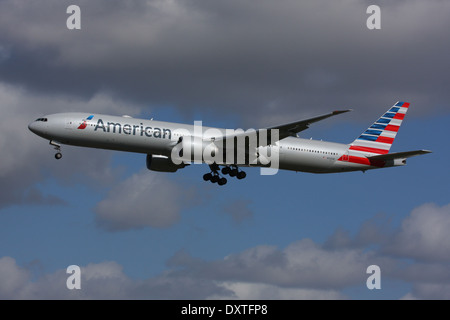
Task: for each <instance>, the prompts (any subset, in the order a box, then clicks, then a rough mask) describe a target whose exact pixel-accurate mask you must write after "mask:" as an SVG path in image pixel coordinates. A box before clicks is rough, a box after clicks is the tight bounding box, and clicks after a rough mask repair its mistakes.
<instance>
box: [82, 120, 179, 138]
mask: <svg viewBox="0 0 450 320" xmlns="http://www.w3.org/2000/svg"><path fill="white" fill-rule="evenodd" d="M92 117H93V116H90V117H88V118H87V120H90V119H92ZM89 118H90V119H89ZM85 122H86V121H84V122H83V123H82V124H81V125H80V127H81V126H83V124H84V123H85ZM80 127H78V129H84V128H80ZM85 127H86V126H85ZM98 130H101V131H103V132H105V133H106V132H108V133H109V132H112V133H118V134H126V135H132V136H136V135H138V136H141V137H143V136H144V135H145V136H147V137H153V138H162V139H171V138H172V131H171V130H170V129H166V128H156V127H149V126H144V124H143V123H142V122H141V123H140V124H138V125H137V124H122V123H120V122H106V124H105V123H104V122H103V120H102V119H98V121H97V124H96V125H95V128H94V131H98Z"/></svg>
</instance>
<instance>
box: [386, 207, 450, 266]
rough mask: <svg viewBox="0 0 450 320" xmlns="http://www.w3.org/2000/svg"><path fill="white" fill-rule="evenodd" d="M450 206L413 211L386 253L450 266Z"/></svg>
mask: <svg viewBox="0 0 450 320" xmlns="http://www.w3.org/2000/svg"><path fill="white" fill-rule="evenodd" d="M449 230H450V204H448V205H445V206H442V207H439V206H437V205H436V204H433V203H427V204H424V205H422V206H420V207H418V208H416V209H414V210H413V211H412V212H411V214H410V216H409V217H408V218H406V219H405V220H403V222H402V225H401V227H400V230H399V231H398V233H397V234H395V236H394V237H393V238H392V240H391V243H389V244H387V245H386V246H385V250H386V252H389V253H393V254H397V255H400V256H404V257H410V258H414V259H418V260H425V261H441V262H450V233H449V232H448V231H449Z"/></svg>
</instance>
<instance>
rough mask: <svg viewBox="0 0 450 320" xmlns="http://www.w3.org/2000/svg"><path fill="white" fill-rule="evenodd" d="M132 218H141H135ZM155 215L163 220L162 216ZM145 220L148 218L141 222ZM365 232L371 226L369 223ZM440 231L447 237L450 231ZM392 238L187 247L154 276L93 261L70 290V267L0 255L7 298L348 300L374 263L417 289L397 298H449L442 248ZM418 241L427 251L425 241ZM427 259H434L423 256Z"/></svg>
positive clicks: (0, 293)
mask: <svg viewBox="0 0 450 320" xmlns="http://www.w3.org/2000/svg"><path fill="white" fill-rule="evenodd" d="M135 179H141V177H139V176H138V174H137V175H136V178H132V179H130V180H129V181H128V182H125V183H124V185H123V186H125V184H128V183H130V184H129V185H131V182H136V181H137V180H135ZM139 181H140V180H139ZM139 196H140V195H139V194H138V195H137V197H139ZM139 201H140V200H137V202H139ZM119 202H120V201H119ZM447 207H448V205H447V206H443V207H437V206H435V205H429V204H425V205H423V206H420V207H418V208H417V209H415V210H413V211H412V212H411V215H410V216H408V217H406V218H405V219H404V221H403V224H402V228H400V229H399V230H398V233H395V236H394V238H395V237H397V236H398V237H400V238H401V237H402V236H403V234H404V232H405V230H408V228H406V229H405V228H404V227H403V226H409V225H410V222H411V221H414V222H415V221H416V220H415V219H417V216H418V215H419V216H420V215H421V214H422V213H423V212H428V213H429V212H430V208H431V210H432V211H434V212H435V213H437V214H438V215H445V214H446V213H447V211H446V210H447ZM150 216H151V215H150ZM129 218H130V219H131V220H136V218H135V217H133V216H132V215H131V216H130V217H129ZM152 219H155V220H156V221H159V220H158V219H160V218H152ZM152 219H150V220H152ZM432 220H433V221H439V220H434V219H433V218H432ZM121 223H123V222H120V223H119V225H120V224H121ZM139 223H142V221H140V220H139ZM148 223H150V224H152V223H153V221H151V222H148ZM142 225H144V224H142ZM413 225H414V223H413ZM121 227H123V226H121ZM361 230H367V228H366V227H365V226H362V227H361ZM421 232H422V234H423V232H428V233H430V235H433V229H430V228H429V226H427V225H424V226H423V229H422V230H421ZM406 233H407V232H406ZM440 236H441V237H443V238H445V235H442V234H441V235H440ZM372 239H376V238H372ZM425 239H427V237H425ZM441 239H442V238H441ZM389 243H390V242H389V241H388V243H386V244H381V245H380V244H376V243H375V244H376V245H374V243H370V242H367V243H366V244H365V245H364V246H362V245H361V246H359V247H358V246H355V243H350V244H349V246H348V247H346V246H344V245H342V243H341V246H340V247H339V248H331V247H329V246H328V245H325V244H319V243H316V242H314V241H312V240H310V239H300V240H298V241H295V242H293V243H291V244H289V245H288V246H286V247H284V248H278V247H275V246H269V245H259V246H255V247H252V248H248V249H246V250H243V251H241V252H238V253H233V254H230V255H228V256H225V257H223V258H221V259H216V260H212V261H207V260H204V259H201V258H197V257H193V256H192V255H190V254H189V253H188V252H187V251H186V250H181V251H179V252H177V253H175V254H174V255H173V257H172V258H170V259H169V260H168V261H167V268H166V270H164V271H163V272H161V273H160V274H158V275H155V276H153V277H150V278H147V279H132V278H131V277H129V276H127V275H126V273H125V272H124V270H123V267H122V266H121V265H120V264H118V263H117V262H114V261H106V262H101V263H91V264H87V265H86V266H81V281H82V283H81V287H82V289H81V290H68V289H67V288H66V280H67V277H68V276H69V275H68V274H66V272H65V270H57V271H55V272H53V273H50V274H40V276H39V277H38V278H37V279H36V280H32V277H31V271H30V270H28V269H27V268H23V267H20V266H18V265H17V263H16V261H15V260H14V259H13V258H11V257H3V258H0V283H2V286H1V287H0V298H3V299H16V298H17V299H55V298H56V299H347V298H348V296H347V295H346V294H345V293H344V292H345V290H347V289H352V288H359V287H361V288H365V285H366V280H367V277H368V275H367V273H366V270H367V267H368V266H370V265H373V264H375V265H378V266H379V267H380V269H381V277H382V289H381V290H383V287H384V286H386V285H387V286H389V285H392V284H391V283H399V282H400V283H405V284H409V285H410V286H411V290H410V292H405V293H404V294H403V295H402V296H399V297H398V298H402V299H447V298H448V297H449V295H450V271H449V270H450V268H449V265H448V261H447V260H446V259H445V258H444V259H436V257H437V256H436V254H438V252H435V253H434V254H432V255H429V256H422V255H419V258H420V260H415V259H414V258H409V260H408V261H405V256H406V254H407V253H408V251H407V250H404V251H403V252H404V255H402V256H398V255H396V256H391V254H390V253H387V251H386V250H384V248H383V246H388V245H389ZM426 243H428V242H427V241H425V244H426ZM417 246H418V248H419V252H420V248H421V247H422V246H423V244H421V243H419V244H417ZM404 249H407V247H404ZM425 259H429V261H423V260H425Z"/></svg>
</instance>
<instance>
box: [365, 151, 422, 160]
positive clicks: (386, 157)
mask: <svg viewBox="0 0 450 320" xmlns="http://www.w3.org/2000/svg"><path fill="white" fill-rule="evenodd" d="M427 153H431V151H429V150H415V151H405V152H394V153H388V154H381V155H378V156H372V157H367V158H368V159H369V160H395V159H405V158H409V157H414V156H418V155H421V154H427Z"/></svg>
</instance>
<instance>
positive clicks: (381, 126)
mask: <svg viewBox="0 0 450 320" xmlns="http://www.w3.org/2000/svg"><path fill="white" fill-rule="evenodd" d="M408 107H409V103H408V102H402V101H399V102H397V103H396V104H395V105H394V106H392V107H391V108H390V109H389V110H388V111H387V112H386V113H385V114H383V115H382V116H381V117H380V118H379V119H378V120H377V121H376V122H375V123H374V124H372V125H371V126H370V127H369V128H368V129H367V130H366V131H364V132H363V133H362V134H361V135H360V136H359V137H358V138H357V139H356V140H355V141H353V142H352V143H351V144H350V150H355V151H362V152H364V153H373V154H375V155H377V154H387V153H389V150H390V149H391V146H392V143H393V142H394V139H395V136H396V135H397V132H398V129H399V128H400V126H401V124H402V121H403V118H404V117H405V114H406V112H407V111H408Z"/></svg>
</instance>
